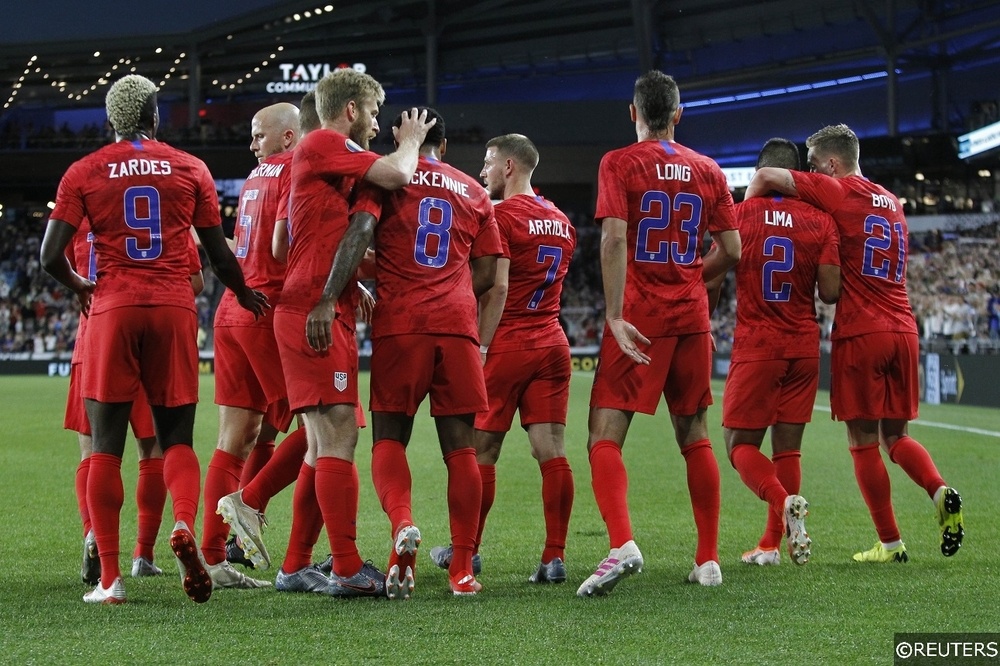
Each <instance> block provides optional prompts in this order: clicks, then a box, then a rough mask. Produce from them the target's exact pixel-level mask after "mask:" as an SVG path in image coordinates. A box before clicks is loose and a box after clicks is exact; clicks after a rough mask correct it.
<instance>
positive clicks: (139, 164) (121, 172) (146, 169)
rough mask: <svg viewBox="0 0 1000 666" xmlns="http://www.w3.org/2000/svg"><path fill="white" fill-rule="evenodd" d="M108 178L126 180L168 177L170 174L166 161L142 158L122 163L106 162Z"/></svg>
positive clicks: (168, 163) (168, 164)
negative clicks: (129, 177) (133, 177)
mask: <svg viewBox="0 0 1000 666" xmlns="http://www.w3.org/2000/svg"><path fill="white" fill-rule="evenodd" d="M108 169H109V171H108V178H126V177H128V176H149V175H153V176H169V175H170V174H171V173H172V169H171V167H170V162H168V161H167V160H147V159H143V158H138V159H132V160H125V161H124V162H108Z"/></svg>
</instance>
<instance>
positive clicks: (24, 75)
mask: <svg viewBox="0 0 1000 666" xmlns="http://www.w3.org/2000/svg"><path fill="white" fill-rule="evenodd" d="M36 60H38V56H34V55H33V56H31V58H29V59H28V64H27V66H25V68H24V73H22V74H21V77H20V78H19V79H18V80H17V81H15V82H14V87H13V88H12V89H11V91H10V97H8V98H7V101H6V102H4V105H3V108H5V109H9V108H10V105H11V104H13V103H14V98H15V97H16V96H17V91H18V90H20V89H21V86H22V85H24V79H25V78H27V76H28V74H30V73H31V66H32V65H33V64H34V63H35V61H36ZM39 69H40V68H35V71H36V72H37V71H39Z"/></svg>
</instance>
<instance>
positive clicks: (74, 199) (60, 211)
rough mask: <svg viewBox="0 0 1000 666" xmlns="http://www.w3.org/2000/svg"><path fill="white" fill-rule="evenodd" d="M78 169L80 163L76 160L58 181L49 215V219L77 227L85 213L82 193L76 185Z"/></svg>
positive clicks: (78, 174) (78, 177) (78, 180)
mask: <svg viewBox="0 0 1000 666" xmlns="http://www.w3.org/2000/svg"><path fill="white" fill-rule="evenodd" d="M80 171H81V165H80V163H79V162H77V163H75V164H73V165H72V166H70V168H69V170H68V171H66V173H65V174H64V175H63V177H62V180H60V181H59V189H58V190H56V207H55V208H53V209H52V214H51V215H50V216H49V219H53V220H62V221H63V222H65V223H67V224H69V225H71V226H73V227H76V228H77V229H79V228H80V224H81V222H82V221H83V218H84V216H85V215H86V211H85V210H84V208H83V193H82V192H81V191H80V188H79V186H78V183H80V182H81V175H80Z"/></svg>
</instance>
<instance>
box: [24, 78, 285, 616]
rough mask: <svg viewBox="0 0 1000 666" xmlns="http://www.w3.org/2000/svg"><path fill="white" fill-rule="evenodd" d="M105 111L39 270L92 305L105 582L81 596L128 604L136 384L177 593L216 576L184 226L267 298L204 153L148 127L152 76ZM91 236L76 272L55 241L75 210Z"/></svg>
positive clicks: (244, 298) (246, 293)
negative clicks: (156, 459)
mask: <svg viewBox="0 0 1000 666" xmlns="http://www.w3.org/2000/svg"><path fill="white" fill-rule="evenodd" d="M106 107H107V112H108V120H109V122H110V123H111V126H112V127H114V129H115V134H116V137H117V140H116V142H115V143H113V144H111V145H108V146H105V147H103V148H101V149H99V150H97V151H95V152H94V153H92V154H91V155H89V156H87V157H84V158H83V159H81V160H78V161H77V162H75V163H74V164H73V165H72V166H70V168H69V170H68V171H67V172H66V174H65V175H64V176H63V179H62V181H61V182H60V184H59V191H58V194H57V195H56V206H55V209H54V210H53V211H52V215H51V218H50V219H49V224H48V227H47V228H46V230H45V236H44V238H43V239H42V249H41V260H42V265H43V266H44V267H45V270H46V271H48V273H49V274H50V275H52V276H53V277H54V278H56V279H57V280H58V281H59V282H61V283H62V284H63V285H65V286H66V287H68V288H70V289H72V290H73V291H74V292H75V293H76V294H77V297H78V298H79V300H80V303H81V305H82V306H83V310H84V312H87V313H88V314H89V316H90V319H89V321H88V327H89V328H90V330H89V333H88V338H89V339H88V344H87V349H86V353H87V356H86V359H85V360H84V364H85V366H84V367H85V373H84V377H83V386H82V393H83V396H84V398H85V400H86V408H87V415H88V417H89V418H90V424H91V427H92V429H93V442H94V454H93V455H92V456H91V457H90V459H91V462H90V474H89V478H88V481H87V504H88V507H89V509H90V512H91V520H92V522H93V526H94V534H95V536H96V538H97V547H98V552H99V554H100V558H101V582H100V583H99V584H98V585H97V587H95V588H94V590H93V591H92V592H90V593H88V594H87V595H86V596H85V597H84V600H85V601H87V602H90V603H111V604H115V603H123V602H124V601H125V586H124V583H123V582H122V579H121V573H120V570H119V565H118V554H119V536H118V531H119V519H120V512H121V506H122V494H123V491H122V481H121V458H122V453H123V450H124V447H125V434H126V429H127V427H128V416H129V412H130V411H131V407H132V402H133V401H134V400H135V398H136V395H137V393H138V391H139V385H140V384H141V385H142V386H143V387H144V388H145V390H146V395H147V397H148V398H149V402H150V405H152V410H153V422H154V423H155V425H156V431H157V433H158V440H159V443H160V446H161V448H162V449H163V477H164V482H165V483H166V486H167V489H168V490H169V492H170V495H171V498H172V499H173V511H174V519H175V520H176V523H175V525H174V529H173V531H172V533H171V535H170V546H171V548H172V550H173V551H174V554H175V555H176V556H177V558H178V560H179V562H180V564H181V567H182V570H183V571H182V582H183V586H184V591H185V593H186V594H187V595H188V596H189V597H190V598H191V599H192V600H194V601H196V602H199V603H200V602H205V601H207V600H208V599H209V597H210V596H211V593H212V580H211V578H210V577H209V576H208V573H207V572H206V571H205V567H204V564H203V561H202V558H201V554H200V553H199V551H198V546H197V542H196V541H195V537H194V534H193V532H192V531H191V527H190V526H191V525H193V524H194V518H195V515H196V514H197V512H198V496H199V494H200V487H199V486H200V482H201V474H200V471H199V465H198V457H197V456H196V455H195V453H194V449H193V448H192V439H193V437H192V435H193V430H194V415H195V407H196V403H197V400H198V349H197V345H196V340H195V338H196V333H197V326H198V322H197V315H196V312H195V307H194V298H193V296H192V294H191V284H190V281H189V272H190V271H189V266H190V262H189V258H188V250H189V245H188V243H189V237H190V231H189V229H190V228H191V227H192V226H194V228H195V231H196V232H197V233H198V236H199V238H200V239H201V242H202V245H203V246H204V248H205V250H206V252H207V253H208V257H209V260H210V261H211V263H212V267H213V269H214V270H215V272H216V274H217V275H218V276H219V279H220V280H222V282H223V284H225V285H226V286H227V287H229V288H230V289H232V290H233V291H235V292H236V293H237V295H238V297H239V302H240V304H241V305H242V306H244V307H246V308H247V309H249V310H251V311H253V312H254V313H256V314H260V313H261V312H263V310H264V308H266V307H267V301H266V299H265V297H264V296H263V294H261V293H260V292H257V291H254V290H252V289H248V288H247V287H246V285H245V284H244V282H243V274H242V272H241V271H240V267H239V264H238V263H237V262H236V258H235V257H234V256H233V254H232V252H231V251H230V250H229V246H228V245H227V244H226V239H225V237H224V236H223V235H222V226H221V220H220V218H219V202H218V199H217V197H216V194H215V183H214V182H213V180H212V176H211V174H210V173H209V172H208V169H207V167H205V164H204V162H202V161H201V160H198V159H196V158H194V157H193V156H191V155H189V154H187V153H184V152H182V151H179V150H177V149H175V148H171V147H170V146H167V145H166V144H162V143H159V142H157V141H155V140H154V136H155V133H156V128H157V126H158V124H159V112H158V110H157V106H156V86H155V85H154V84H153V83H152V81H150V80H149V79H146V78H145V77H142V76H137V75H129V76H126V77H124V78H122V79H119V80H118V81H117V82H115V84H114V85H112V86H111V89H110V90H109V91H108V95H107V100H106ZM85 216H86V217H88V218H89V219H90V223H91V227H92V229H93V232H94V242H95V247H96V248H97V258H98V268H99V270H98V280H97V284H96V285H95V283H94V282H91V281H90V280H87V279H86V278H84V277H82V276H80V275H79V274H77V273H76V272H75V271H74V270H73V269H72V268H71V266H70V264H69V261H68V260H67V259H66V256H65V254H64V252H65V250H66V247H67V246H68V245H69V243H70V241H71V239H72V237H73V234H74V233H76V231H77V228H78V227H79V225H80V223H81V221H82V220H83V218H84V217H85Z"/></svg>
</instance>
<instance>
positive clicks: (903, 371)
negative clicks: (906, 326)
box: [830, 333, 920, 421]
mask: <svg viewBox="0 0 1000 666" xmlns="http://www.w3.org/2000/svg"><path fill="white" fill-rule="evenodd" d="M919 363H920V342H919V340H918V338H917V335H916V333H868V334H867V335H858V336H855V337H853V338H845V339H842V340H834V341H833V350H832V352H831V354H830V366H831V368H830V369H831V372H830V407H831V410H832V412H833V418H835V419H837V420H838V421H855V420H858V419H867V420H872V421H874V420H878V419H904V420H907V421H912V420H913V419H915V418H917V411H918V406H919V404H920V386H919V379H918V369H917V368H918V365H919Z"/></svg>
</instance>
